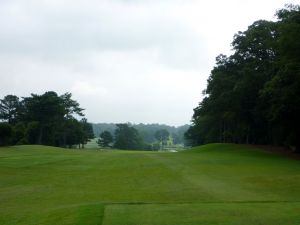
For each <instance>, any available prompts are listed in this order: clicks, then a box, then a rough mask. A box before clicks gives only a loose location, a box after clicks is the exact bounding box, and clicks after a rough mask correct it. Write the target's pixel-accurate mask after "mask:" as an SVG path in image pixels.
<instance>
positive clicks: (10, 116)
mask: <svg viewBox="0 0 300 225" xmlns="http://www.w3.org/2000/svg"><path fill="white" fill-rule="evenodd" d="M20 106H21V104H20V100H19V98H18V97H17V96H15V95H6V96H5V97H4V98H3V99H1V100H0V120H1V119H2V120H4V121H7V122H8V123H9V124H14V123H16V122H17V119H18V116H19V113H20V111H19V110H20Z"/></svg>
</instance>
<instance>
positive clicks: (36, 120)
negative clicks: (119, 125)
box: [0, 91, 93, 147]
mask: <svg viewBox="0 0 300 225" xmlns="http://www.w3.org/2000/svg"><path fill="white" fill-rule="evenodd" d="M71 97H72V95H71V93H65V94H63V95H61V96H58V95H57V93H56V92H53V91H48V92H45V93H44V94H42V95H37V94H31V96H30V97H23V98H22V100H20V99H19V97H17V96H14V95H7V96H5V97H4V99H1V100H0V119H2V120H4V121H7V122H8V123H9V124H10V125H11V126H12V130H13V134H12V136H13V137H12V138H11V140H10V143H9V144H12V145H13V144H44V145H51V146H63V147H67V146H68V147H71V146H73V145H81V146H82V147H83V146H84V144H85V143H86V142H87V141H88V140H89V139H90V138H93V130H92V126H91V124H90V123H88V122H87V120H86V119H84V118H83V119H82V120H81V121H78V120H77V119H75V117H74V116H81V117H82V116H84V114H83V113H82V111H83V109H82V108H80V107H79V103H77V102H76V101H75V100H72V99H71Z"/></svg>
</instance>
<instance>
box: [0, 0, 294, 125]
mask: <svg viewBox="0 0 300 225" xmlns="http://www.w3.org/2000/svg"><path fill="white" fill-rule="evenodd" d="M287 1H288V0H226V1H224V0H206V1H204V0H89V1H87V0H26V1H24V0H0V98H3V97H4V96H5V95H7V94H15V95H17V96H29V95H30V93H36V94H42V93H44V92H45V91H50V90H52V91H56V92H57V93H58V94H63V93H65V92H71V93H72V94H73V99H75V100H77V101H78V102H79V103H80V105H81V106H82V107H83V108H85V109H86V110H85V113H86V117H87V118H88V120H89V121H90V122H133V123H140V122H142V123H165V124H169V125H182V124H186V123H189V122H190V119H191V116H192V114H193V108H195V107H196V106H197V105H198V102H199V101H200V100H201V98H202V95H201V92H202V90H203V89H205V86H206V80H207V78H208V76H209V74H210V71H211V69H212V68H213V66H214V63H215V57H216V56H217V55H219V54H220V53H224V54H230V50H231V46H230V43H231V41H232V38H233V35H234V34H235V33H237V32H238V31H244V30H246V29H247V27H248V26H249V25H250V24H252V23H253V22H254V21H256V20H259V19H266V20H275V17H274V14H275V12H276V10H277V9H280V8H283V7H284V4H285V3H293V4H300V0H290V1H288V2H287Z"/></svg>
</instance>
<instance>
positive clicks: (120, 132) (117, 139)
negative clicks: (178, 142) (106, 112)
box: [97, 123, 174, 150]
mask: <svg viewBox="0 0 300 225" xmlns="http://www.w3.org/2000/svg"><path fill="white" fill-rule="evenodd" d="M115 126H116V128H115V129H114V132H113V133H112V132H111V131H108V130H105V131H103V132H101V133H100V135H99V139H98V140H97V143H98V145H99V146H100V147H104V148H116V149H127V150H163V149H164V147H166V146H167V145H168V142H169V144H170V145H172V146H174V142H173V139H172V136H171V134H170V133H169V132H168V130H166V129H158V130H156V132H155V133H154V134H153V138H155V140H156V141H155V142H152V143H148V142H146V141H145V140H144V138H143V136H142V135H141V133H140V132H139V130H138V129H136V128H135V127H134V126H132V125H131V124H130V123H119V124H115ZM106 128H107V127H106Z"/></svg>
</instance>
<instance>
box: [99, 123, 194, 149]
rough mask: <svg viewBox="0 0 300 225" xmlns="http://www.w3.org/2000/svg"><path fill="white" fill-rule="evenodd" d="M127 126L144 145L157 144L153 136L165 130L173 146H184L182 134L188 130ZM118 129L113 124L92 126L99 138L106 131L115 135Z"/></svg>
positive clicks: (158, 126) (154, 125) (162, 125)
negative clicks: (133, 130) (137, 134)
mask: <svg viewBox="0 0 300 225" xmlns="http://www.w3.org/2000/svg"><path fill="white" fill-rule="evenodd" d="M127 125H128V126H130V127H133V128H135V129H136V130H137V131H138V133H139V135H140V136H141V138H142V139H143V141H144V142H145V143H146V144H154V143H156V142H157V138H156V137H155V134H156V132H157V131H160V130H166V131H167V132H168V133H169V136H170V137H171V138H172V141H173V144H175V145H176V144H184V141H185V139H184V133H185V132H186V131H187V130H188V128H189V125H182V126H178V127H175V126H169V125H165V124H143V123H139V124H131V123H127ZM117 128H118V126H117V124H115V123H97V124H93V130H94V134H95V136H97V137H99V135H100V134H101V133H102V132H104V131H108V132H110V133H111V134H112V135H114V134H115V131H116V129H117Z"/></svg>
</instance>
